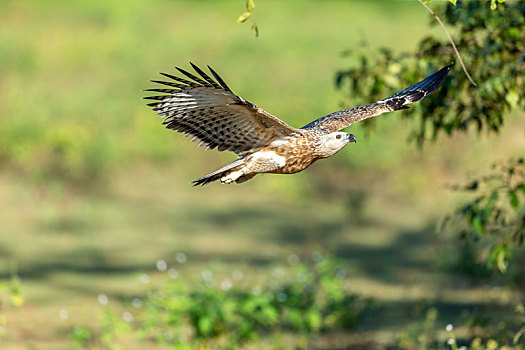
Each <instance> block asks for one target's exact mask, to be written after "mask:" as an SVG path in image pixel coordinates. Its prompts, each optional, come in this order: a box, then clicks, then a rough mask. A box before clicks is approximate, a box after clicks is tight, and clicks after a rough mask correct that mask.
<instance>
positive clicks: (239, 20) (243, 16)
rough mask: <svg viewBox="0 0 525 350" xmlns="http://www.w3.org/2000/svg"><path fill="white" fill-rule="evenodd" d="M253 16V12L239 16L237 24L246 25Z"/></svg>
mask: <svg viewBox="0 0 525 350" xmlns="http://www.w3.org/2000/svg"><path fill="white" fill-rule="evenodd" d="M251 15H252V13H251V12H245V13H243V14H242V15H240V16H239V18H237V23H244V22H246V20H247V19H248V18H250V16H251Z"/></svg>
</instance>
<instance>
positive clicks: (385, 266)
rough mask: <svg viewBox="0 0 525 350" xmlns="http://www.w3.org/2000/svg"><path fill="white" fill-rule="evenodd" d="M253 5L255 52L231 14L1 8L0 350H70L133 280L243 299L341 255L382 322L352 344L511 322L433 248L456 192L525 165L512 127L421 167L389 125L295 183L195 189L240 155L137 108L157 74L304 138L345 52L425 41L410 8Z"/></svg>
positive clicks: (237, 9)
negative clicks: (0, 323)
mask: <svg viewBox="0 0 525 350" xmlns="http://www.w3.org/2000/svg"><path fill="white" fill-rule="evenodd" d="M257 6H258V7H257V8H256V10H255V12H254V17H255V20H256V22H257V24H258V27H259V31H260V35H259V37H258V38H256V37H255V36H254V32H253V31H251V30H250V29H249V23H248V24H242V25H241V24H238V23H236V21H235V20H236V18H237V17H238V15H239V14H240V13H242V12H243V11H244V1H241V0H229V1H205V0H200V1H191V0H186V1H183V0H151V1H124V0H113V1H102V0H95V1H81V0H71V1H58V0H46V1H41V0H33V1H32V0H12V1H11V0H3V1H0V28H1V30H0V63H1V64H0V274H1V276H2V278H4V279H6V278H8V277H9V276H10V275H12V274H13V273H17V274H18V275H19V276H20V277H21V279H22V285H23V294H22V295H23V305H22V306H21V307H18V308H11V309H8V310H7V311H6V312H5V318H6V319H7V323H6V325H5V335H4V336H3V339H1V338H0V339H1V340H0V344H1V346H2V348H6V349H18V348H20V349H22V348H38V349H40V348H46V349H59V348H64V349H66V348H70V346H71V344H70V343H69V341H68V333H69V331H70V330H71V328H72V327H73V325H76V324H87V325H96V324H97V322H98V319H99V313H100V310H99V302H98V301H97V296H98V295H99V294H101V293H103V294H105V295H107V296H108V297H109V300H110V303H115V304H118V303H119V300H120V301H121V300H125V299H126V298H129V297H130V296H133V295H140V293H144V288H145V286H144V283H142V282H145V281H144V278H140V276H144V275H143V274H148V276H149V279H150V280H149V282H147V283H146V284H149V283H154V282H155V280H160V279H162V278H164V277H163V276H164V275H165V272H163V271H158V270H157V268H156V262H157V261H159V260H163V261H165V262H166V263H167V265H168V266H169V267H174V268H176V269H177V270H178V271H180V272H181V273H185V274H187V275H188V276H192V275H195V276H198V275H199V273H200V271H201V270H202V269H204V268H209V267H210V266H211V267H213V269H215V271H217V273H218V274H219V275H221V274H222V275H228V274H231V273H232V271H234V270H240V271H242V272H243V274H244V276H245V281H244V282H243V283H245V285H246V286H251V284H252V283H256V282H257V281H260V280H262V279H264V278H266V276H267V275H268V273H269V271H271V267H272V266H273V265H274V264H276V263H279V262H284V263H286V261H287V257H289V256H290V255H297V256H298V257H300V258H302V259H307V257H308V256H311V255H312V254H313V253H315V252H319V251H321V252H328V253H331V254H335V255H337V256H338V257H340V258H342V259H344V260H345V261H346V264H347V266H348V267H347V268H348V273H347V276H346V279H345V285H346V287H347V288H348V290H349V291H351V292H353V293H358V294H359V295H361V296H364V297H371V298H374V299H375V300H377V302H378V303H379V305H381V309H380V310H379V311H378V312H377V313H376V314H375V315H371V316H370V317H367V318H365V319H363V320H362V322H358V325H357V327H356V328H355V329H354V330H352V332H351V335H352V337H353V338H352V339H353V340H352V341H355V342H361V341H364V340H363V339H365V340H373V341H374V342H378V343H388V342H391V341H392V340H393V339H395V337H396V335H397V334H399V332H402V331H403V330H404V329H405V328H406V327H408V326H410V324H413V323H418V322H420V321H421V317H424V315H423V311H422V310H426V308H427V307H429V306H436V307H437V308H438V310H439V312H440V313H439V322H440V323H441V324H443V326H444V325H445V324H446V323H449V322H456V321H457V320H458V319H459V318H460V315H463V314H464V313H465V312H467V313H471V314H475V313H481V314H483V315H491V314H498V313H503V314H505V313H509V312H510V311H509V310H511V309H512V307H513V305H515V303H516V302H517V301H518V300H520V299H521V298H523V294H522V292H520V291H519V288H516V287H515V284H510V285H508V284H502V283H500V282H493V281H489V280H484V282H482V283H477V282H474V281H473V280H472V279H470V278H469V277H468V276H465V274H461V273H459V272H457V269H454V268H452V267H451V266H453V265H454V264H456V260H457V257H458V256H459V255H460V254H461V252H459V251H458V249H457V246H456V244H455V243H454V242H455V241H454V237H452V236H447V235H444V234H442V233H441V234H437V233H436V230H435V225H436V222H438V221H439V219H440V218H442V217H443V215H444V214H446V213H447V212H449V211H450V210H451V209H452V208H453V205H454V204H455V203H458V202H459V201H460V200H461V198H459V196H458V195H457V194H455V193H453V192H451V191H450V190H449V189H448V187H449V186H450V185H452V184H455V183H458V182H461V181H464V180H465V179H466V178H467V176H468V175H469V174H472V173H480V172H481V173H482V172H483V171H486V170H487V168H488V165H489V164H490V163H492V162H494V161H498V160H501V159H506V158H507V157H508V156H509V155H510V156H512V155H515V156H518V155H523V150H524V149H525V138H524V137H523V130H524V126H525V123H524V119H523V113H521V114H518V115H517V116H515V117H513V118H509V119H508V121H507V124H506V125H505V127H504V129H503V130H502V131H501V133H500V134H498V135H491V136H487V135H485V134H480V135H477V134H475V133H466V134H465V135H456V136H453V137H450V138H440V139H438V140H437V141H436V142H434V143H430V144H426V145H425V147H424V148H422V149H418V148H417V147H416V146H415V145H414V144H411V143H408V142H407V138H408V129H409V126H410V123H414V121H409V120H405V119H401V118H399V116H398V115H396V114H387V115H383V116H381V117H380V118H378V121H377V123H376V124H375V127H374V128H372V129H364V128H362V127H361V126H359V125H356V126H352V127H351V128H350V129H349V130H350V131H351V132H352V133H353V134H354V135H356V137H357V139H358V141H359V142H358V143H357V144H355V145H354V144H352V145H350V146H349V147H347V148H345V149H344V150H343V151H341V152H340V153H338V154H337V155H336V156H334V157H332V158H331V159H330V160H327V161H322V162H318V163H316V164H315V165H314V166H312V167H311V168H309V169H308V170H307V171H305V172H302V173H299V174H296V175H287V176H282V175H280V176H275V175H265V176H258V177H257V178H255V179H254V180H252V181H250V182H248V183H246V184H243V185H232V186H222V185H218V184H213V185H210V186H206V187H202V188H192V187H191V186H190V185H189V183H190V181H191V180H194V179H196V178H198V177H200V176H202V175H204V174H206V173H208V172H211V171H213V170H215V169H216V168H218V167H220V166H222V165H223V164H225V163H227V162H229V161H231V160H233V159H234V156H233V155H232V154H226V153H218V152H215V151H213V152H206V151H204V150H203V149H199V148H197V147H196V145H195V144H192V143H190V142H188V139H185V138H183V137H182V136H181V135H177V134H176V133H174V132H172V131H169V130H166V129H164V128H163V127H162V126H161V120H160V119H158V118H156V117H155V115H154V113H153V112H152V111H151V110H149V109H148V108H147V107H146V106H145V103H144V101H142V100H141V97H143V96H144V93H143V92H141V89H145V88H148V87H152V85H153V84H151V83H149V82H148V80H149V79H158V78H159V75H158V72H159V71H161V72H166V73H172V72H173V66H174V65H177V66H179V67H181V68H185V69H186V68H188V66H189V64H188V62H189V61H191V62H193V63H195V64H197V65H201V66H205V65H206V64H209V65H210V66H212V67H213V68H214V69H215V70H216V71H217V72H218V73H219V74H220V75H221V76H222V78H223V79H224V80H225V81H226V82H227V83H228V85H229V86H230V87H231V88H232V90H233V91H234V92H235V93H237V94H239V95H240V96H242V97H244V98H246V99H247V100H249V101H251V102H253V103H256V104H258V105H259V106H261V107H262V108H264V109H265V110H267V111H268V112H270V113H272V114H274V115H276V116H278V117H279V118H281V119H283V120H284V121H286V122H287V123H289V124H291V125H293V126H296V127H300V126H302V125H304V124H306V123H308V122H310V121H311V120H313V119H315V118H318V117H321V116H323V115H325V114H328V113H330V112H332V111H335V110H338V109H340V108H341V107H343V101H345V97H344V96H343V93H342V92H340V91H337V90H336V89H335V87H334V76H335V73H336V71H337V70H338V69H341V68H344V67H347V66H348V65H349V64H351V62H350V61H349V58H345V57H344V56H343V55H342V52H343V51H345V50H355V49H361V48H362V46H363V42H365V41H366V43H367V45H368V49H370V50H373V49H375V48H378V47H380V46H387V47H390V48H392V49H393V50H394V51H396V50H404V49H413V48H414V47H415V44H416V42H417V41H418V40H419V39H420V38H421V37H423V36H425V35H428V34H429V32H430V29H429V28H428V26H427V21H428V18H427V17H426V15H425V14H424V13H423V11H424V9H423V8H422V7H421V6H420V5H419V4H418V3H417V2H416V1H374V2H372V1H365V0H363V1H357V0H356V1H335V0H333V1H304V0H290V1H279V0H268V1H259V2H257ZM248 22H249V21H248ZM432 31H434V33H436V32H438V33H439V32H440V29H439V28H434V29H432ZM437 35H439V34H437ZM451 74H462V73H461V72H460V70H459V68H458V67H456V69H455V70H454V71H453V72H452V73H451ZM400 88H403V87H400ZM393 92H394V91H393ZM370 102H372V101H370ZM423 103H424V102H423ZM181 252H182V253H184V254H185V256H186V257H187V261H186V262H185V263H180V262H178V261H177V259H176V256H177V253H181ZM179 256H180V255H179ZM141 281H142V282H141ZM519 283H523V279H522V280H521V282H519ZM519 283H518V285H519ZM465 310H466V311H465ZM422 315H423V316H422ZM356 339H357V340H356ZM352 341H350V342H352ZM133 346H137V348H141V347H140V345H136V344H135V345H129V347H130V348H132V347H133Z"/></svg>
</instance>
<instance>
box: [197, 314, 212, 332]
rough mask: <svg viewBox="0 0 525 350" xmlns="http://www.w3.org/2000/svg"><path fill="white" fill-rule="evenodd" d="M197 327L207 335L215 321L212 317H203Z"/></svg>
mask: <svg viewBox="0 0 525 350" xmlns="http://www.w3.org/2000/svg"><path fill="white" fill-rule="evenodd" d="M197 327H198V328H199V333H200V334H202V335H204V336H206V335H208V334H210V332H211V329H212V327H213V321H212V320H211V318H210V317H201V318H200V319H199V321H198V324H197Z"/></svg>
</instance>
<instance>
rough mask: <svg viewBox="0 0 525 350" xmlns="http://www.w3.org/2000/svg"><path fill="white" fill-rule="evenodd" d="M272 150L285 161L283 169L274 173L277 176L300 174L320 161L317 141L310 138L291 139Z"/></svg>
mask: <svg viewBox="0 0 525 350" xmlns="http://www.w3.org/2000/svg"><path fill="white" fill-rule="evenodd" d="M274 142H275V141H274ZM272 150H273V151H274V152H275V153H276V154H277V155H279V156H281V157H283V158H284V159H285V164H284V166H283V167H281V168H279V169H277V170H274V171H272V173H276V174H295V173H298V172H300V171H302V170H304V169H306V168H308V167H309V166H310V165H311V164H312V163H313V162H315V161H316V160H317V159H319V157H318V156H317V155H316V152H315V150H316V145H315V141H314V140H313V139H310V138H308V137H298V138H293V139H289V140H287V142H282V143H280V144H278V145H277V147H272Z"/></svg>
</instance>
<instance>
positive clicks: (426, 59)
mask: <svg viewBox="0 0 525 350" xmlns="http://www.w3.org/2000/svg"><path fill="white" fill-rule="evenodd" d="M524 13H525V3H524V2H522V1H516V2H506V3H503V4H500V6H498V7H497V8H496V9H495V10H491V9H490V3H489V2H487V1H458V2H457V5H456V6H454V5H452V4H445V5H443V6H441V7H439V8H438V9H436V14H438V16H440V18H442V19H443V21H444V22H445V23H446V24H447V25H448V26H449V27H452V28H453V29H454V32H455V33H457V35H456V38H455V40H454V41H455V43H456V46H457V48H458V50H459V51H460V52H461V55H462V57H463V58H464V60H465V62H466V64H467V67H468V69H469V72H470V73H471V75H472V77H473V78H474V80H475V81H476V82H478V86H477V87H474V86H472V85H471V83H470V82H469V80H468V79H466V77H465V76H464V75H463V73H460V72H459V70H457V71H456V72H454V73H452V74H450V75H449V77H448V78H447V80H446V81H445V83H444V84H443V87H442V88H441V89H440V90H439V91H438V92H436V93H435V94H434V95H433V97H432V98H431V99H428V100H427V101H425V102H424V103H420V104H417V105H415V106H414V107H411V110H409V111H404V112H403V115H404V116H405V117H409V118H413V119H418V120H419V127H418V128H416V129H414V131H413V137H414V138H415V139H416V140H417V141H418V142H419V143H420V144H421V143H422V142H424V141H425V140H427V139H436V138H437V136H438V135H439V134H440V133H445V134H447V135H450V134H452V133H453V132H457V131H463V132H464V131H466V130H467V129H468V128H469V127H471V126H475V127H476V128H477V129H478V130H480V131H481V130H483V129H486V130H488V131H498V130H499V129H500V127H501V126H502V124H503V117H504V115H505V114H507V113H508V112H509V111H511V110H512V109H523V107H524V106H525V95H524V94H523V91H524V89H525V82H524V75H525V16H524ZM431 20H432V21H433V22H432V23H434V19H433V18H432V19H431ZM365 46H366V45H365ZM347 54H349V55H350V56H351V57H352V58H353V59H354V62H355V63H354V66H353V67H352V68H349V69H347V70H343V71H340V72H338V73H337V76H336V86H338V87H339V88H344V89H346V90H347V91H348V96H349V97H350V98H351V102H352V103H350V104H351V105H355V104H366V103H367V102H368V101H371V100H372V101H378V100H381V99H383V98H384V97H385V96H388V95H389V94H391V93H392V92H395V91H397V90H398V89H399V87H400V86H408V85H410V84H413V83H414V82H416V81H418V80H421V79H422V78H423V77H425V76H427V75H429V74H431V73H433V72H435V71H436V70H437V69H439V68H441V67H442V66H444V65H445V64H448V63H450V62H451V61H454V60H455V58H454V56H453V55H454V53H453V51H452V49H451V47H450V43H449V42H448V41H447V40H446V38H442V39H441V38H436V37H434V36H428V37H426V38H424V39H422V40H421V41H420V42H419V44H418V47H417V49H416V50H415V51H414V52H401V53H393V51H392V50H390V49H388V48H383V49H381V50H379V51H378V52H377V53H376V52H373V53H371V52H369V51H350V52H348V53H347Z"/></svg>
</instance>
